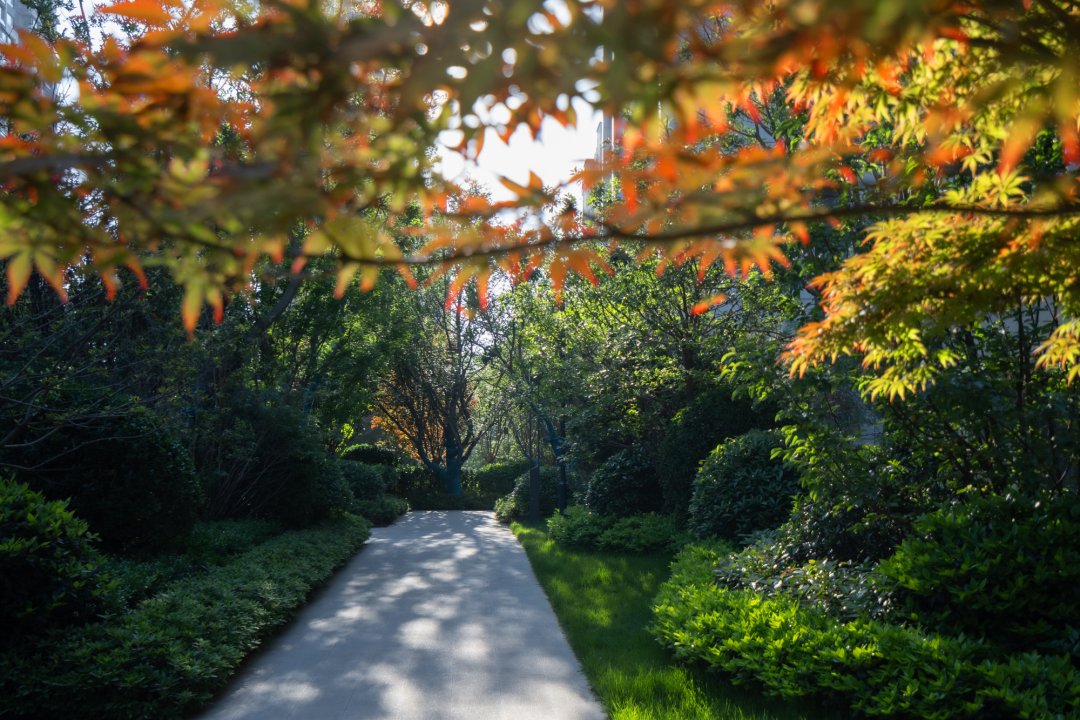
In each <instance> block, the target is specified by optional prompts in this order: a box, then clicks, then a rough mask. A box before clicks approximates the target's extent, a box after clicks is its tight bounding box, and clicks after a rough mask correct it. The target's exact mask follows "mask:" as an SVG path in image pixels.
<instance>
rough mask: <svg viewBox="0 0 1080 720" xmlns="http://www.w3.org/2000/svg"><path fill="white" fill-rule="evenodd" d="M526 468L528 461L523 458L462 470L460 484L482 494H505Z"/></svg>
mask: <svg viewBox="0 0 1080 720" xmlns="http://www.w3.org/2000/svg"><path fill="white" fill-rule="evenodd" d="M528 469H529V461H528V460H526V459H525V458H521V459H520V460H511V461H509V462H503V463H492V464H490V465H485V466H484V467H482V468H479V469H477V470H466V471H463V472H462V474H461V484H462V487H463V488H464V489H465V491H466V492H468V491H470V490H471V491H473V492H477V493H482V494H489V493H494V494H496V495H505V494H507V493H509V492H510V491H511V490H513V489H514V483H515V482H517V479H518V478H519V477H521V473H523V472H526V471H528Z"/></svg>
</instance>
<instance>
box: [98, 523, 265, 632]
mask: <svg viewBox="0 0 1080 720" xmlns="http://www.w3.org/2000/svg"><path fill="white" fill-rule="evenodd" d="M283 530H284V528H282V526H281V525H280V523H276V522H273V521H270V520H259V519H256V518H248V519H246V520H218V521H210V522H205V521H204V522H200V523H197V524H196V525H195V529H194V530H192V532H191V536H190V537H189V538H187V539H186V540H185V541H184V543H183V544H182V545H180V546H178V547H180V548H181V549H182V550H183V552H176V553H166V554H161V555H157V556H155V557H153V558H150V559H141V560H140V559H137V558H132V557H125V556H120V555H112V556H108V557H106V558H105V562H104V563H103V565H102V568H103V570H104V571H105V573H106V574H107V575H108V576H109V579H110V580H111V581H112V584H113V585H114V588H113V589H112V590H111V591H110V592H109V593H108V600H109V601H110V603H112V605H113V610H114V611H116V612H126V611H127V610H128V609H130V608H133V607H135V606H136V605H137V604H139V603H140V602H142V601H143V600H145V599H146V598H148V597H152V596H154V595H156V594H157V593H158V592H160V591H161V590H162V589H164V588H165V587H166V586H167V585H169V584H171V583H173V582H175V581H177V580H180V579H182V578H185V577H188V576H191V575H201V574H203V573H205V572H206V571H207V570H208V569H209V568H210V567H213V566H215V565H224V564H225V563H227V562H229V560H230V558H231V556H233V555H239V554H240V553H244V552H247V551H248V550H251V549H253V548H255V547H256V546H258V545H261V544H262V543H264V542H266V541H267V540H269V539H270V538H272V537H275V536H277V535H280V534H281V533H282V532H283Z"/></svg>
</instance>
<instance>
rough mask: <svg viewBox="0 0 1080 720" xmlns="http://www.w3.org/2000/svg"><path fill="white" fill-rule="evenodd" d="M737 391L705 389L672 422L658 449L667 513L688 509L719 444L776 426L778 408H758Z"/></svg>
mask: <svg viewBox="0 0 1080 720" xmlns="http://www.w3.org/2000/svg"><path fill="white" fill-rule="evenodd" d="M734 392H735V388H734V387H733V386H731V385H728V384H723V385H720V386H719V387H715V388H710V389H708V390H706V391H704V392H701V393H699V394H698V396H697V397H696V398H694V401H693V402H691V403H690V404H689V405H687V406H686V407H684V408H683V409H682V410H680V411H679V413H678V414H677V415H676V416H675V417H674V418H672V420H671V422H670V423H668V426H667V428H666V429H665V431H664V439H663V440H662V441H661V442H660V447H659V448H658V449H657V452H656V475H657V477H658V478H659V480H660V486H661V487H662V488H663V491H664V512H668V513H686V512H687V510H688V509H689V506H690V499H691V498H692V497H693V494H694V478H695V477H696V476H697V471H698V468H699V467H700V466H701V463H702V462H703V461H704V460H705V458H707V457H708V456H709V453H711V452H712V451H713V450H714V449H715V448H716V446H717V445H719V444H720V443H722V442H724V441H725V440H727V439H728V438H733V437H738V436H739V435H743V434H745V433H747V432H749V431H750V430H754V429H758V430H767V429H769V428H771V427H774V426H775V421H774V420H773V416H775V415H776V408H775V407H773V406H771V405H768V404H765V405H762V406H760V407H755V406H754V403H753V402H752V401H751V400H750V399H749V398H745V397H738V398H733V397H732V396H733V394H734Z"/></svg>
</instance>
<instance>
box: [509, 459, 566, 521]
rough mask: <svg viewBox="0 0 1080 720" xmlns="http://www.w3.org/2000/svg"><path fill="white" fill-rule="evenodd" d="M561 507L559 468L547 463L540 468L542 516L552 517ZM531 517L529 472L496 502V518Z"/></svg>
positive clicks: (524, 518)
mask: <svg viewBox="0 0 1080 720" xmlns="http://www.w3.org/2000/svg"><path fill="white" fill-rule="evenodd" d="M558 509H559V468H557V467H554V466H550V465H545V466H544V467H541V468H540V517H542V518H546V517H551V514H552V513H554V512H555V511H556V510H558ZM528 517H529V473H528V472H526V473H525V474H524V475H522V476H521V477H519V478H518V481H517V483H516V484H515V485H514V489H513V490H512V491H511V492H510V494H509V495H507V496H506V497H504V498H501V499H500V500H498V501H497V502H496V503H495V518H496V519H497V520H498V521H499V522H503V523H509V522H511V521H513V520H527V519H528Z"/></svg>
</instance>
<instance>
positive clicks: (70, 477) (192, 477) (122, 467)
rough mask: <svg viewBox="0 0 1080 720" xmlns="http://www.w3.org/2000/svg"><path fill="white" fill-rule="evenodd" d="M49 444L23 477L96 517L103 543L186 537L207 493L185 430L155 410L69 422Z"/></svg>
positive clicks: (143, 544)
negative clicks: (81, 425) (182, 435)
mask: <svg viewBox="0 0 1080 720" xmlns="http://www.w3.org/2000/svg"><path fill="white" fill-rule="evenodd" d="M54 437H55V440H53V441H52V442H51V443H49V444H47V446H45V447H42V449H41V452H42V454H43V456H45V457H50V458H52V459H50V460H48V461H47V462H46V463H45V464H44V465H43V466H42V468H41V469H40V471H37V472H28V473H24V474H23V475H22V476H21V477H20V479H21V480H25V481H26V482H28V483H29V484H30V486H31V487H32V488H34V489H35V490H38V491H40V492H42V493H43V494H44V495H45V496H46V497H48V498H50V499H54V500H62V499H65V498H70V500H71V509H72V510H73V511H74V512H75V514H76V515H78V516H79V517H80V518H82V519H83V520H85V521H86V522H87V523H89V526H90V530H92V531H93V532H94V533H95V534H96V535H98V536H99V537H100V538H101V542H102V544H103V545H105V546H107V547H109V548H114V549H130V548H135V547H140V548H155V547H160V546H163V545H166V544H168V543H170V542H171V541H173V540H174V539H176V538H182V537H186V536H187V535H189V534H190V533H191V529H192V528H193V527H194V525H195V521H196V520H197V519H198V515H199V510H200V509H201V507H202V502H203V496H202V490H201V486H200V484H199V479H198V476H197V475H196V474H195V467H194V465H193V463H192V461H191V457H190V455H189V454H188V452H187V450H186V449H185V448H184V446H183V444H182V443H181V442H180V439H179V436H178V434H177V433H176V432H175V431H174V430H173V429H171V428H170V427H169V426H168V425H167V424H166V423H165V422H164V421H162V420H161V419H160V418H157V417H155V416H154V415H153V414H152V413H151V412H150V411H148V410H145V409H142V408H140V409H139V410H138V411H136V412H134V413H132V414H130V415H127V416H124V417H119V418H114V419H108V420H104V421H102V422H101V423H100V424H98V425H97V426H96V427H93V428H85V429H72V430H65V431H62V432H60V433H57V434H56V435H55V436H54Z"/></svg>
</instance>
